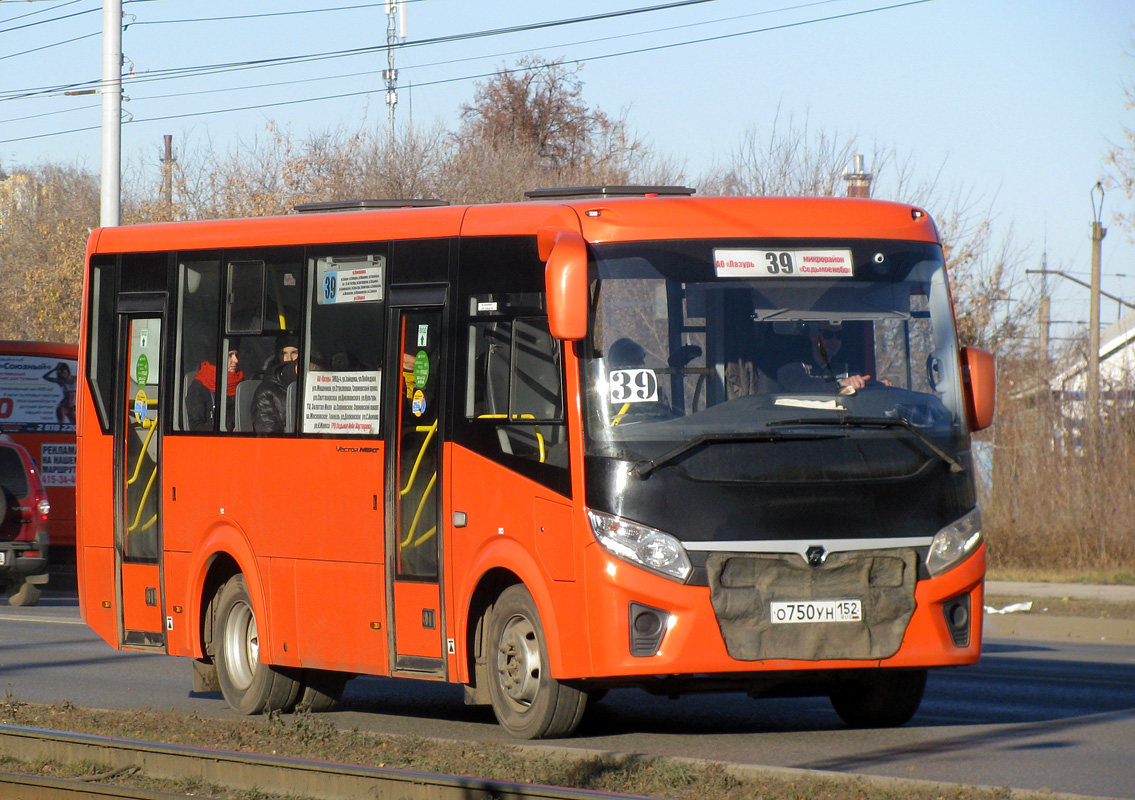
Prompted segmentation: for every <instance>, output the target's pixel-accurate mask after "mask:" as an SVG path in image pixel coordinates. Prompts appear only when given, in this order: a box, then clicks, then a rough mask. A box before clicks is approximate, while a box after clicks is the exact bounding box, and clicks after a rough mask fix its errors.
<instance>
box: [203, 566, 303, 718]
mask: <svg viewBox="0 0 1135 800" xmlns="http://www.w3.org/2000/svg"><path fill="white" fill-rule="evenodd" d="M213 646H214V649H215V652H214V655H213V663H215V664H216V665H217V682H218V683H220V685H221V693H222V694H223V695H224V696H225V701H226V702H227V703H228V704H229V705H230V706H232V708H233V710H235V711H237V712H239V713H241V714H260V713H263V712H266V711H289V710H291V708H292V707H294V706H295V702H296V697H297V696H298V695H299V690H300V682H299V681H298V680H296V679H295V678H294V677H292V676H291V675H290V674H289V673H288V672H287V671H286V670H284V669H282V668H280V667H274V666H272V665H271V664H265V663H263V662H262V661H261V660H260V637H259V633H258V630H257V623H256V614H255V613H254V612H253V610H252V599H251V597H250V596H249V594H248V587H247V585H246V584H245V582H244V576H243V575H234V576H233V577H232V578H229V580H228V581H227V582H226V583H225V585H224V586H222V587H221V591H220V593H219V595H218V598H217V616H216V622H215V628H214V630H213Z"/></svg>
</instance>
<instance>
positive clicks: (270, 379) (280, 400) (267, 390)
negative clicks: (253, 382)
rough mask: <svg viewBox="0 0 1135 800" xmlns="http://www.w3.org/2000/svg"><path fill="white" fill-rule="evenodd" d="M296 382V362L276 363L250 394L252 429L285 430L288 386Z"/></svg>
mask: <svg viewBox="0 0 1135 800" xmlns="http://www.w3.org/2000/svg"><path fill="white" fill-rule="evenodd" d="M295 382H296V362H295V361H285V362H284V363H282V364H277V365H276V366H275V367H273V368H272V370H271V371H270V372H269V373H268V376H267V377H266V378H264V380H262V381H261V382H260V385H259V386H257V387H256V393H255V394H254V395H252V430H253V431H255V432H256V433H284V432H285V431H286V430H287V418H288V415H287V406H288V386H290V385H291V384H293V383H295Z"/></svg>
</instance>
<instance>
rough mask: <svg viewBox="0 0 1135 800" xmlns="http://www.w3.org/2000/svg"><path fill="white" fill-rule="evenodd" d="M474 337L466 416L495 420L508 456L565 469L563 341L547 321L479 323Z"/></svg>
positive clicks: (523, 319) (471, 334)
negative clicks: (550, 330)
mask: <svg viewBox="0 0 1135 800" xmlns="http://www.w3.org/2000/svg"><path fill="white" fill-rule="evenodd" d="M482 308H485V306H482ZM469 338H470V346H469V356H468V371H469V374H468V382H467V386H468V396H467V398H466V416H467V417H468V418H470V419H476V420H486V421H487V420H493V422H492V423H491V424H493V425H494V426H495V428H496V431H497V440H498V442H499V444H500V448H501V451H502V452H504V453H506V454H508V455H514V456H519V457H521V458H526V459H529V460H533V461H538V462H540V463H546V464H553V465H558V466H566V464H567V444H566V436H565V433H566V429H565V426H564V402H563V369H562V361H561V354H560V342H559V341H558V340H556V339H554V338H553V337H552V335H551V334H550V333H549V331H548V320H547V318H545V317H518V318H515V319H496V320H485V321H478V322H474V323H472V324H471V325H470V329H469Z"/></svg>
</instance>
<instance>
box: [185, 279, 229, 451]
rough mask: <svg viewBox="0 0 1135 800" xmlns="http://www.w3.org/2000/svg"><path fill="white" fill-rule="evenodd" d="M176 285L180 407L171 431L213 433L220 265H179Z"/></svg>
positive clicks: (216, 376) (217, 376) (215, 413)
mask: <svg viewBox="0 0 1135 800" xmlns="http://www.w3.org/2000/svg"><path fill="white" fill-rule="evenodd" d="M178 284H179V295H178V297H179V303H180V309H179V311H178V319H180V320H181V344H180V355H179V359H180V361H179V363H180V370H179V373H178V381H179V384H180V391H179V392H178V394H177V397H178V402H179V405H180V408H179V411H178V414H177V416H176V417H175V419H174V429H175V430H180V431H213V430H216V424H215V423H216V419H217V404H216V395H217V380H218V378H219V377H221V376H219V375H218V372H217V358H218V356H217V311H218V308H219V304H220V294H221V262H220V261H219V260H218V259H212V260H206V261H185V262H181V263H180V264H178ZM226 366H227V365H225V366H222V369H225V368H226ZM230 416H231V415H230Z"/></svg>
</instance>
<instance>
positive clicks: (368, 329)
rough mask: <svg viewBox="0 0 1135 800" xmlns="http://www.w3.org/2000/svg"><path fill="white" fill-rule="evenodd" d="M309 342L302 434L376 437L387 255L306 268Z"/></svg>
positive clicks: (333, 259)
mask: <svg viewBox="0 0 1135 800" xmlns="http://www.w3.org/2000/svg"><path fill="white" fill-rule="evenodd" d="M308 269H309V279H308V280H309V284H310V286H311V294H310V298H309V302H308V319H309V320H310V335H309V338H308V347H307V357H306V359H305V360H304V362H303V367H304V369H303V370H302V371H301V378H302V382H301V386H302V403H301V414H302V418H303V427H302V430H303V432H304V433H318V434H329V435H333V436H377V435H378V433H379V423H380V420H381V413H380V412H381V404H380V394H379V387H380V383H381V381H380V379H381V376H382V352H383V341H384V339H383V333H384V330H385V326H384V324H383V311H384V292H385V283H386V255H385V254H384V253H381V254H380V253H374V252H369V253H357V254H343V255H325V256H319V257H315V258H311V259H309V261H308Z"/></svg>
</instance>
